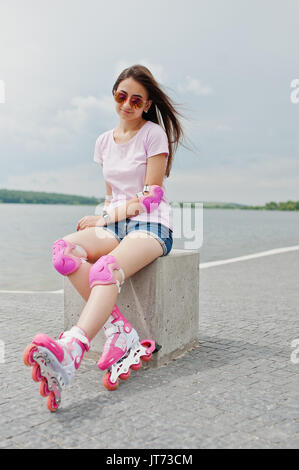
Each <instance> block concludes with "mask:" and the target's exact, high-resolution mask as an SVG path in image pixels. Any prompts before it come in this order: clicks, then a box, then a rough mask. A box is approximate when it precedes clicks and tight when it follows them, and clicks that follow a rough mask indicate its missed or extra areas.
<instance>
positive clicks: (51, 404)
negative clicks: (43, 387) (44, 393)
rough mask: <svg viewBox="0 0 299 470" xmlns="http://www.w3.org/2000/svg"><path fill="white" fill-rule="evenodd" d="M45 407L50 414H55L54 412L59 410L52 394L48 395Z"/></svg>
mask: <svg viewBox="0 0 299 470" xmlns="http://www.w3.org/2000/svg"><path fill="white" fill-rule="evenodd" d="M47 407H48V410H49V411H51V413H55V411H57V410H58V408H59V405H58V404H57V403H56V400H55V393H54V392H51V393H50V395H49V396H48V400H47Z"/></svg>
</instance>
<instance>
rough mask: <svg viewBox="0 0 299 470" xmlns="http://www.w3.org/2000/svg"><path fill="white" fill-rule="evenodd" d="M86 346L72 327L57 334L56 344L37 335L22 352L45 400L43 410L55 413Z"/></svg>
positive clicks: (82, 332)
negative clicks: (63, 390) (62, 393)
mask: <svg viewBox="0 0 299 470" xmlns="http://www.w3.org/2000/svg"><path fill="white" fill-rule="evenodd" d="M89 349H90V342H89V339H88V338H87V336H86V334H85V333H84V331H83V330H81V329H80V328H78V327H77V326H74V327H73V328H72V329H71V330H70V331H66V332H64V333H61V334H60V336H59V339H58V340H54V339H52V338H50V336H47V335H45V334H38V335H36V336H35V337H34V338H33V341H32V343H31V344H29V346H27V348H26V349H25V351H24V363H25V365H26V366H32V367H33V368H32V379H33V380H34V381H35V382H40V389H39V390H40V394H41V395H42V396H43V397H48V399H47V406H48V409H49V410H50V411H52V412H54V411H57V409H58V408H59V406H60V403H61V391H62V389H63V388H64V387H66V386H67V385H68V384H69V383H70V382H71V380H72V379H73V377H74V374H75V372H76V370H77V369H78V368H79V366H80V364H81V361H82V358H83V355H84V353H85V351H88V350H89Z"/></svg>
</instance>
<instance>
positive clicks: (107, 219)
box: [102, 209, 110, 225]
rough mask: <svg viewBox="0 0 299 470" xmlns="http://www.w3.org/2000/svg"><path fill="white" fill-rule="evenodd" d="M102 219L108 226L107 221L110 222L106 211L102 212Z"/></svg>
mask: <svg viewBox="0 0 299 470" xmlns="http://www.w3.org/2000/svg"><path fill="white" fill-rule="evenodd" d="M102 217H103V219H104V220H105V222H106V225H108V224H109V221H110V215H109V214H108V212H107V211H105V209H104V210H103V215H102Z"/></svg>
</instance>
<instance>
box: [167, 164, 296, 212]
mask: <svg viewBox="0 0 299 470" xmlns="http://www.w3.org/2000/svg"><path fill="white" fill-rule="evenodd" d="M298 187H299V170H298V158H296V157H285V158H279V157H273V156H270V155H269V156H259V157H258V158H257V159H256V160H253V161H251V162H249V163H248V162H247V163H246V166H244V167H243V168H241V167H238V166H237V165H236V166H235V167H234V168H233V169H232V168H231V167H225V166H224V165H220V164H218V165H217V166H215V167H213V168H201V169H191V170H188V171H186V170H177V169H173V171H172V173H171V174H170V177H169V178H168V179H167V197H168V199H169V200H174V201H195V200H197V201H200V202H203V201H219V202H236V203H242V204H264V203H266V202H269V201H286V200H289V199H291V200H298Z"/></svg>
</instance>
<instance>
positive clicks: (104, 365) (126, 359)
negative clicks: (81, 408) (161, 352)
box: [98, 305, 156, 390]
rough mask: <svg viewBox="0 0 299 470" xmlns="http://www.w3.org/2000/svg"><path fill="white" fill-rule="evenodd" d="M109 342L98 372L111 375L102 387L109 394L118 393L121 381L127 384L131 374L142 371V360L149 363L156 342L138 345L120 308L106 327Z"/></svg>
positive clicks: (105, 347) (135, 333) (99, 362)
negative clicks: (126, 381) (101, 371)
mask: <svg viewBox="0 0 299 470" xmlns="http://www.w3.org/2000/svg"><path fill="white" fill-rule="evenodd" d="M104 331H105V335H106V337H107V341H106V343H105V346H104V349H103V353H102V355H101V357H100V359H99V361H98V368H99V369H101V370H106V369H108V371H107V372H106V373H105V374H104V376H103V384H104V386H105V387H106V388H107V389H108V390H116V389H117V387H118V383H119V381H118V379H121V380H127V379H128V378H129V377H130V375H131V370H130V369H132V370H138V369H140V367H141V360H142V361H144V362H148V361H150V360H151V358H152V353H153V352H154V350H155V347H156V345H155V342H154V341H151V340H143V341H141V342H140V341H139V337H138V334H137V331H136V330H134V328H133V327H132V325H131V324H130V323H129V322H128V320H127V319H126V318H125V317H124V316H123V315H122V314H121V312H120V311H119V309H118V307H117V305H114V307H113V310H112V313H111V315H110V317H109V319H108V320H107V322H106V323H105V325H104Z"/></svg>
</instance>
